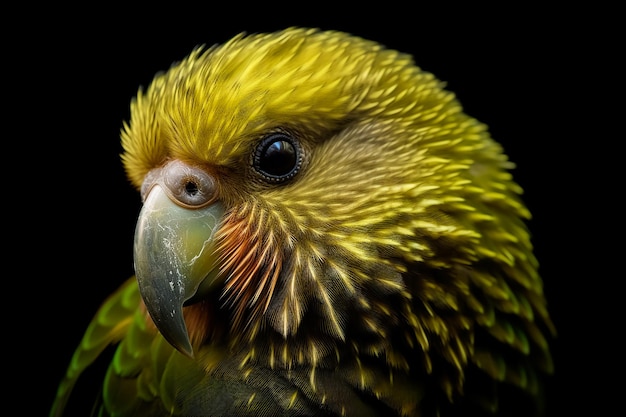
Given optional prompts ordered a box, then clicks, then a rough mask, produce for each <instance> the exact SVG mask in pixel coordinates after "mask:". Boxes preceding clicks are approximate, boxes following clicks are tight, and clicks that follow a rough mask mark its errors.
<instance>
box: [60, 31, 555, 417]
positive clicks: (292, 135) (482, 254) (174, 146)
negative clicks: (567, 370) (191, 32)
mask: <svg viewBox="0 0 626 417" xmlns="http://www.w3.org/2000/svg"><path fill="white" fill-rule="evenodd" d="M272 135H274V136H272ZM273 137H278V138H280V141H279V142H277V144H278V145H276V146H281V147H287V149H290V150H291V151H292V152H295V153H296V156H295V157H294V159H293V167H292V169H291V171H288V172H285V175H282V174H281V173H279V174H275V172H276V170H279V169H280V167H281V165H278V167H279V168H276V167H272V168H270V170H269V171H270V172H269V173H268V172H265V171H264V167H259V165H258V160H259V158H263V157H264V155H265V153H264V152H268V154H269V152H270V151H269V150H268V149H269V148H264V147H263V146H265V145H263V143H266V142H267V141H268V140H269V139H271V138H273ZM268 138H269V139H268ZM121 139H122V145H123V147H124V153H123V155H122V161H123V163H124V166H125V168H126V171H127V173H128V178H129V179H130V181H131V182H132V184H133V185H134V186H135V187H136V188H137V190H138V191H141V192H142V193H143V194H144V198H145V196H146V194H147V193H148V192H152V191H150V190H149V189H148V190H147V189H146V188H145V186H144V185H143V184H144V180H146V178H148V177H149V176H150V173H151V172H155V170H157V171H158V170H160V169H162V167H164V166H165V165H166V164H167V163H168V162H170V161H173V160H177V161H182V163H184V164H186V165H187V166H189V167H191V168H190V171H189V172H193V170H201V171H202V172H203V173H205V174H204V175H209V176H210V177H211V178H213V179H214V183H215V186H214V189H213V188H212V189H211V193H212V198H213V199H217V200H219V201H220V202H221V204H222V205H223V206H224V213H223V216H222V218H221V219H220V224H219V227H218V229H217V231H216V233H215V257H216V259H217V261H216V263H217V265H218V266H217V269H218V271H217V274H216V278H212V279H214V280H213V281H211V286H210V290H206V291H205V289H204V287H203V285H204V283H202V284H200V285H199V288H200V289H199V290H198V293H196V294H195V295H193V297H192V299H191V301H185V304H184V307H183V312H184V319H185V325H186V331H187V332H188V334H189V338H190V341H191V345H192V346H193V351H194V355H193V357H189V356H186V355H184V354H182V353H180V352H178V351H177V350H176V348H175V346H171V345H170V344H169V343H168V342H166V339H164V338H163V337H162V336H161V334H160V333H159V330H158V329H160V327H159V326H160V322H159V320H155V321H154V322H153V319H151V314H148V313H147V312H146V307H145V306H144V302H143V301H142V300H141V297H140V293H139V289H138V288H137V286H136V284H135V283H134V281H133V280H131V281H130V282H128V283H127V284H125V285H124V286H123V287H122V288H121V289H120V290H119V291H118V293H116V294H115V295H114V296H113V297H112V298H111V299H109V301H107V302H106V303H105V304H104V305H103V307H102V309H101V310H100V311H99V312H98V314H97V315H96V317H95V318H94V322H93V324H92V325H91V326H90V328H89V329H88V331H87V333H86V335H85V337H84V339H83V342H82V343H81V346H80V347H79V348H78V350H77V353H76V355H75V358H74V359H73V360H72V364H71V365H70V370H69V371H68V374H67V377H66V380H65V381H64V382H63V384H62V386H61V388H60V390H59V400H58V402H57V403H56V404H55V407H54V409H53V411H52V413H51V415H61V412H62V409H63V405H64V403H65V401H66V399H67V398H68V395H69V392H70V390H71V387H72V384H73V383H74V382H75V381H76V379H77V378H78V376H79V375H80V373H81V372H82V371H83V370H84V369H85V368H86V367H87V366H88V365H89V364H90V362H91V361H92V360H94V358H95V356H97V354H98V353H99V352H100V351H101V350H102V349H103V347H104V346H105V345H107V344H118V347H117V351H116V354H115V358H114V360H113V362H112V364H111V367H110V368H109V372H108V374H107V377H106V380H105V385H104V390H103V399H104V401H103V408H102V409H101V414H102V415H120V416H123V415H359V416H367V415H372V416H373V415H401V416H417V415H419V416H431V415H432V416H452V415H459V413H475V414H472V415H518V414H519V415H525V416H528V415H532V414H533V413H536V415H540V412H541V409H542V394H541V381H542V380H543V378H544V377H545V376H546V375H549V374H550V373H552V371H553V369H552V362H551V357H550V351H549V340H550V338H551V337H552V335H553V334H554V333H555V329H554V326H553V324H552V322H551V320H550V317H549V314H548V310H547V305H546V300H545V298H544V295H543V289H542V281H541V277H540V276H539V274H538V262H537V260H536V259H535V257H534V255H533V248H532V244H531V240H530V235H529V232H528V230H527V226H526V223H525V222H526V220H528V219H529V218H530V213H529V212H528V210H527V208H526V207H525V206H524V204H523V202H522V200H521V198H520V195H521V193H522V190H521V188H520V187H519V186H518V185H517V184H516V183H515V182H514V180H513V178H512V175H511V173H510V171H511V169H512V168H513V167H514V165H513V163H512V162H510V161H509V160H508V158H507V157H506V155H505V154H504V152H503V150H502V148H501V146H500V145H499V144H498V143H497V142H496V141H494V140H493V139H492V138H491V136H490V134H489V131H488V129H487V127H486V126H485V125H484V124H482V123H480V122H479V121H477V120H475V119H474V118H472V117H470V116H468V115H467V114H465V113H464V112H463V109H462V107H461V104H460V103H459V102H458V100H457V99H456V98H455V96H454V94H453V93H451V92H449V91H447V90H445V89H444V85H443V83H442V82H441V81H439V80H438V79H437V78H436V77H435V76H433V75H432V74H430V73H428V72H425V71H423V70H421V69H420V68H419V67H417V66H416V65H415V63H414V62H413V59H412V57H410V56H408V55H406V54H402V53H400V52H397V51H393V50H389V49H386V48H384V47H383V46H382V45H379V44H377V43H375V42H372V41H369V40H364V39H361V38H358V37H354V36H350V35H348V34H345V33H341V32H334V31H319V30H315V29H304V28H289V29H286V30H284V31H281V32H276V33H269V34H252V35H243V34H242V35H240V36H236V37H235V38H233V39H232V40H230V41H229V42H227V43H225V44H223V45H216V46H213V47H209V48H203V47H202V48H197V49H195V50H194V51H192V52H191V54H190V55H189V56H188V57H187V58H185V59H184V60H182V61H181V62H179V63H176V64H175V65H173V66H172V67H171V68H170V69H169V70H168V71H167V72H164V73H162V74H159V75H157V76H156V77H155V79H154V81H153V82H152V84H151V85H150V86H149V87H148V88H147V89H146V90H145V91H139V93H138V95H137V98H136V99H135V100H134V101H133V102H132V104H131V117H130V120H129V122H127V123H125V124H124V126H123V129H122V132H121ZM272 149H274V148H272ZM276 149H282V148H278V147H277V148H276ZM277 152H278V151H277ZM259 155H260V156H259ZM280 157H281V158H284V160H281V161H283V162H281V163H286V162H291V161H292V159H291V158H292V156H291V154H289V155H287V154H285V155H282V154H281V156H280ZM284 161H286V162H284ZM279 172H280V171H279ZM142 186H143V187H144V188H142ZM185 187H187V185H185ZM185 190H187V191H189V188H185ZM190 192H191V191H190ZM193 192H196V189H195V188H194V189H193ZM170 194H171V192H170ZM168 195H169V194H168ZM172 198H173V197H172ZM207 256H208V255H207ZM207 274H209V272H208V271H207ZM211 276H213V275H211ZM216 283H217V284H216ZM207 287H208V285H207ZM146 303H148V301H146ZM150 308H153V307H152V306H151V305H148V310H150ZM150 312H152V310H150Z"/></svg>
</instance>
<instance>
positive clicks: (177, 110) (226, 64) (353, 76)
mask: <svg viewBox="0 0 626 417" xmlns="http://www.w3.org/2000/svg"><path fill="white" fill-rule="evenodd" d="M380 50H381V48H380V46H378V45H377V44H374V43H372V42H369V41H365V40H362V39H360V38H355V37H351V36H349V35H346V34H342V33H336V32H330V33H327V32H312V31H307V30H292V31H284V32H280V33H277V34H264V35H252V36H248V37H237V38H235V39H234V40H232V41H230V42H227V43H226V44H224V45H221V46H217V47H213V48H209V49H207V50H205V51H201V50H197V51H195V52H194V53H192V54H191V55H190V56H189V57H188V58H187V59H186V60H184V61H183V62H181V63H180V64H179V65H177V66H175V67H174V68H172V69H171V70H170V72H169V73H168V75H167V78H166V83H165V90H166V94H163V95H162V97H164V101H163V107H162V108H163V109H164V112H165V115H164V116H165V117H164V119H166V120H168V121H172V122H173V123H174V124H180V123H189V120H190V117H189V116H190V115H191V114H193V115H195V116H199V117H195V118H194V119H193V120H195V121H196V124H197V126H196V130H202V129H204V130H210V131H212V132H215V133H217V134H218V135H217V136H219V137H220V138H221V140H225V139H226V140H228V139H229V138H230V137H238V138H240V137H242V136H245V135H250V134H252V135H253V134H254V133H255V132H256V131H263V130H266V129H268V128H272V127H275V126H284V125H285V124H289V123H293V121H294V120H297V122H298V123H300V124H305V123H309V124H313V125H316V124H318V123H326V124H332V123H334V122H336V121H337V120H340V119H342V118H344V117H345V116H346V115H347V114H349V113H350V112H351V111H352V110H354V109H355V108H356V107H357V106H358V104H359V103H360V101H361V100H362V98H363V96H364V92H366V91H368V90H370V89H371V88H372V85H374V84H376V83H378V82H379V81H380V75H381V74H380V73H381V72H385V73H388V72H390V71H391V67H390V66H389V65H388V66H387V67H385V68H383V65H381V63H382V62H384V61H386V62H387V64H389V60H384V59H380V53H381V52H380ZM389 53H391V52H389ZM177 131H180V128H178V129H177Z"/></svg>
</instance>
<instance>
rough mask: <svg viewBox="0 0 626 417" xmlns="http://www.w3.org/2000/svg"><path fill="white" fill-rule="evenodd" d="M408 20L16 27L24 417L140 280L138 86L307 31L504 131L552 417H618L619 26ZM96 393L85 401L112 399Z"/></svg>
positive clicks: (448, 13) (562, 20)
mask: <svg viewBox="0 0 626 417" xmlns="http://www.w3.org/2000/svg"><path fill="white" fill-rule="evenodd" d="M407 4H408V3H407ZM392 6H393V5H391V4H390V5H384V4H382V5H378V6H377V7H378V8H381V9H383V10H378V9H377V10H367V11H364V10H362V8H363V7H365V6H359V8H358V10H355V9H350V11H348V12H346V11H345V10H344V13H343V14H339V10H335V8H336V6H335V7H331V8H329V9H313V8H302V9H299V10H300V11H296V9H293V10H292V9H284V8H277V7H270V6H267V8H266V9H265V10H263V11H262V12H261V11H251V10H249V9H247V6H244V5H236V7H234V8H233V10H230V11H224V10H222V11H218V10H206V9H201V10H197V9H194V8H191V7H190V8H185V7H184V6H177V8H176V10H173V9H171V7H172V6H170V8H168V9H165V10H160V11H158V13H154V14H152V13H151V12H153V11H154V10H150V11H145V13H144V11H142V12H141V13H139V14H133V15H132V16H131V15H129V14H128V13H129V12H128V11H126V10H115V11H112V10H97V9H95V8H94V10H93V11H86V10H61V9H58V8H54V9H50V10H42V9H38V10H37V17H38V19H36V20H34V19H31V18H29V17H28V13H25V14H24V15H20V16H15V18H16V19H18V21H19V22H23V24H18V25H17V26H16V29H13V32H12V33H10V34H7V35H6V36H5V41H6V42H5V71H7V70H8V71H9V72H10V74H11V75H10V76H5V80H6V81H5V89H6V90H7V91H9V92H16V93H17V94H16V95H15V96H14V97H12V98H11V99H9V98H5V101H6V103H5V104H8V106H5V111H4V113H5V124H6V126H7V129H6V131H5V136H6V137H7V138H8V139H6V142H5V143H6V145H5V159H6V161H5V167H6V168H5V170H6V172H7V173H8V175H7V174H5V175H7V178H8V180H7V181H6V183H5V187H6V191H7V192H8V196H9V197H8V198H7V200H5V201H6V202H7V203H6V204H7V206H8V208H9V210H10V211H9V212H10V213H12V214H11V215H10V216H8V217H6V220H7V222H8V223H9V224H10V226H11V227H10V228H9V229H10V230H11V231H13V230H17V233H15V235H14V234H13V233H11V234H10V235H9V239H10V241H9V245H10V246H11V248H12V252H10V253H15V255H16V256H15V257H13V255H11V256H9V259H8V263H9V264H13V262H18V263H19V265H18V271H20V272H11V273H10V274H8V275H7V284H10V285H8V286H7V290H6V292H5V295H6V296H7V297H6V298H7V303H8V304H7V305H9V304H10V305H14V304H15V303H16V302H17V304H18V307H11V311H16V315H15V316H16V317H17V319H11V320H9V322H10V323H11V328H12V329H13V326H15V327H16V328H17V329H19V330H15V331H13V332H12V333H9V334H10V335H9V336H7V337H6V338H5V345H6V346H7V348H8V349H9V351H10V352H13V353H11V354H10V356H9V357H11V358H13V357H19V358H20V359H19V360H20V361H22V360H23V361H24V362H25V363H27V364H28V366H27V368H26V369H27V371H26V372H25V374H24V373H23V371H19V372H18V371H11V372H12V373H11V375H15V376H16V379H17V380H19V381H20V382H19V383H17V384H15V385H14V386H13V387H12V388H13V389H15V392H16V395H19V398H20V400H19V403H20V404H21V405H22V406H23V407H25V408H26V409H28V410H30V411H33V412H34V414H33V415H45V414H46V413H47V410H48V408H49V406H50V403H51V402H52V398H53V395H54V393H55V390H56V384H57V383H58V381H59V380H60V378H61V376H62V374H63V372H64V370H65V367H66V366H67V364H68V362H69V359H70V357H71V354H72V351H73V349H74V348H75V346H76V345H77V344H78V342H79V340H80V338H81V336H82V332H83V330H84V329H85V328H86V326H87V324H88V322H89V320H90V318H91V316H92V315H93V314H94V312H95V311H96V309H97V307H98V306H99V304H100V302H101V301H102V300H103V298H104V297H105V296H106V295H107V294H108V293H110V292H111V291H113V290H114V289H115V288H116V287H117V286H118V285H119V284H120V283H121V282H122V281H123V280H124V279H126V278H127V277H128V276H130V275H131V274H132V272H133V271H132V239H133V233H134V222H135V219H136V217H137V214H138V212H139V209H140V200H139V196H138V194H137V193H136V192H135V191H134V190H133V189H132V188H131V186H130V185H129V183H128V181H127V180H126V178H125V177H124V172H123V170H122V166H121V163H120V161H119V153H120V152H121V147H120V144H119V131H120V127H121V125H122V122H123V121H124V120H127V118H128V114H129V112H128V106H129V103H130V100H131V98H132V97H133V96H134V95H135V94H136V92H137V89H138V88H139V86H140V85H143V86H147V85H148V84H149V82H150V81H151V79H152V77H153V76H154V75H155V73H157V72H158V71H162V70H166V69H167V68H168V67H169V66H170V65H171V64H172V62H174V61H177V60H180V59H182V58H183V57H184V56H185V55H187V54H188V53H189V52H190V51H191V49H192V48H193V47H195V46H196V45H199V44H208V45H211V44H213V43H221V42H223V41H226V40H228V39H229V38H230V37H232V36H233V35H235V34H237V33H239V32H242V31H247V32H259V31H273V30H278V29H282V28H284V27H287V26H308V27H320V28H322V29H339V30H344V31H347V32H351V33H353V34H355V35H359V36H363V37H366V38H370V39H373V40H377V41H379V42H381V43H382V44H384V45H386V46H388V47H390V48H393V49H398V50H400V51H403V52H408V53H411V54H412V55H413V56H414V57H415V60H416V62H417V64H418V65H419V66H420V67H422V68H423V69H424V70H427V71H430V72H433V73H434V74H435V75H436V76H437V77H438V78H440V79H441V80H444V81H446V82H447V86H448V89H450V90H452V91H454V92H455V93H456V94H457V96H458V97H459V99H460V100H461V102H462V103H463V105H464V108H465V111H466V112H467V113H469V114H470V115H472V116H474V117H476V118H478V119H479V120H481V121H483V122H485V123H486V124H488V125H489V126H490V130H491V133H492V135H493V137H494V138H496V139H497V140H498V141H499V142H501V143H502V144H503V146H504V148H505V151H506V152H507V154H508V155H509V157H510V159H511V160H513V161H514V162H516V163H517V165H518V168H517V169H516V170H515V171H514V176H515V178H516V179H517V181H518V182H519V183H520V184H521V185H522V187H523V188H524V189H525V191H526V192H525V197H524V199H525V201H526V203H527V204H528V206H529V208H530V209H531V211H532V212H533V213H534V218H533V220H532V221H531V222H530V227H531V231H532V233H533V241H534V244H535V246H536V253H537V256H538V258H539V260H540V263H541V273H542V275H543V277H544V281H545V291H546V294H547V298H548V301H549V308H550V311H551V314H552V316H553V319H554V321H555V323H556V326H557V328H558V330H559V336H558V338H557V340H556V341H555V342H554V344H553V351H554V357H555V364H556V374H555V377H554V379H553V380H552V382H551V385H550V400H549V401H550V402H549V411H550V414H549V415H551V416H552V415H563V414H565V413H566V412H570V411H571V410H576V411H577V412H581V413H582V415H584V414H587V413H588V414H589V415H596V414H598V415H599V414H602V413H601V409H602V408H603V407H605V406H607V404H608V400H609V399H610V398H611V397H613V395H614V391H613V390H611V386H613V389H615V388H617V387H616V386H615V385H610V384H606V387H605V375H606V374H608V373H610V372H613V373H615V374H616V375H618V378H619V374H617V372H618V371H619V370H620V369H621V368H623V366H622V364H621V362H620V361H618V360H615V361H613V360H612V361H611V362H608V359H610V358H612V357H613V356H612V355H613V350H612V349H613V347H614V346H615V345H616V344H617V343H618V342H617V341H618V340H619V338H618V337H617V336H615V335H614V334H615V333H614V332H615V330H616V327H612V326H613V325H612V324H611V321H615V320H617V319H619V316H618V315H617V314H616V313H614V310H616V309H615V305H613V304H611V297H610V296H611V294H612V293H613V291H612V290H611V289H610V288H611V286H610V282H612V281H611V280H618V279H619V278H623V270H622V272H621V273H616V272H615V271H605V270H604V267H603V265H606V264H607V263H608V262H607V259H608V258H609V257H610V256H611V255H610V254H609V250H608V249H607V248H609V247H610V246H613V245H614V244H610V243H608V242H609V240H607V238H606V237H603V236H600V234H599V233H597V232H598V230H599V229H609V230H613V228H617V227H618V225H617V224H618V223H619V222H617V221H616V220H612V219H613V217H616V216H617V215H616V213H615V210H616V209H612V210H609V209H603V210H601V212H600V210H596V209H597V206H598V205H601V206H603V207H606V206H607V205H608V206H609V207H610V206H611V201H612V198H610V197H609V196H608V195H607V193H606V191H605V186H604V180H603V178H604V177H607V176H609V174H608V171H609V170H610V168H609V166H608V165H609V162H606V165H607V166H602V165H604V163H603V164H601V168H597V165H596V164H595V163H596V156H595V155H596V154H597V151H599V150H601V152H602V153H603V154H611V152H612V151H611V150H610V147H609V146H607V144H608V143H609V142H608V141H609V139H610V138H609V137H606V136H604V134H602V133H601V132H600V129H599V125H602V124H603V121H604V119H603V117H604V115H602V116H598V113H597V112H596V111H597V110H598V107H599V106H600V105H602V103H603V102H602V101H600V100H598V99H596V98H594V97H590V94H594V91H595V90H596V89H598V90H601V89H610V84H611V79H610V78H607V77H606V76H605V75H604V73H603V69H602V68H599V67H598V66H599V63H598V62H599V60H600V59H601V58H602V55H603V54H604V51H605V50H606V49H605V48H606V42H605V41H607V40H610V39H611V36H610V34H611V31H612V30H613V28H612V27H611V25H610V22H609V23H608V24H607V23H606V21H607V20H605V19H608V18H609V17H610V14H611V11H606V13H602V12H601V13H599V14H596V13H595V12H594V13H593V14H591V13H589V14H588V11H587V10H583V9H579V10H571V9H567V10H566V9H558V10H557V9H555V10H547V9H546V8H545V7H537V8H530V7H528V8H522V7H521V6H520V7H519V8H511V9H510V10H502V9H497V8H496V9H493V8H491V9H482V10H477V9H476V8H475V7H474V6H472V7H471V8H470V7H468V8H466V9H458V8H452V7H449V8H448V7H441V8H439V9H437V10H432V11H431V10H425V9H422V8H421V7H420V4H419V3H417V6H416V7H417V9H418V10H412V11H409V10H408V9H407V7H408V6H395V7H392ZM270 9H271V10H270ZM356 11H358V12H360V14H359V13H356ZM111 12H112V13H111ZM73 13H78V15H73ZM284 14H287V16H290V17H284ZM244 15H245V16H244ZM72 16H74V17H72ZM6 18H7V19H8V20H10V18H11V16H7V17H6ZM33 34H34V37H32V35H33ZM11 39H19V42H18V41H11ZM610 54H612V53H610ZM590 126H591V128H590ZM589 131H591V132H593V133H592V134H590V133H588V132H589ZM622 136H623V134H622ZM16 144H17V148H13V147H14V146H15V145H16ZM613 152H615V151H613ZM605 160H606V159H605ZM15 167H18V168H15ZM615 204H616V203H615ZM621 246H623V244H621ZM9 270H10V269H9ZM620 274H621V275H622V276H620ZM10 277H13V278H10ZM14 287H17V289H15V288H14ZM615 288H616V290H617V288H618V287H615ZM9 301H10V303H9ZM24 329H26V334H25V335H21V334H20V333H19V331H20V330H24ZM16 335H17V336H16ZM9 360H11V359H9ZM24 362H19V363H24ZM605 363H607V364H605ZM20 369H23V368H22V367H20ZM86 377H87V378H85V380H83V381H81V388H83V389H84V388H89V387H92V386H93V387H95V386H97V381H96V380H95V379H92V378H91V375H90V374H88V375H86ZM32 385H34V388H31V386H32ZM622 385H623V384H622ZM36 392H40V393H41V394H36ZM591 410H594V411H593V412H591Z"/></svg>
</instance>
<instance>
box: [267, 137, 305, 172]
mask: <svg viewBox="0 0 626 417" xmlns="http://www.w3.org/2000/svg"><path fill="white" fill-rule="evenodd" d="M259 162H260V168H261V170H262V171H264V172H266V173H267V174H269V175H276V176H281V175H286V174H289V173H290V172H291V170H293V169H294V167H295V166H296V162H297V161H296V150H295V149H294V147H293V145H292V144H291V142H288V141H286V140H277V141H275V142H272V143H270V144H269V145H268V146H267V147H266V148H265V150H264V151H263V153H262V155H261V159H260V161H259Z"/></svg>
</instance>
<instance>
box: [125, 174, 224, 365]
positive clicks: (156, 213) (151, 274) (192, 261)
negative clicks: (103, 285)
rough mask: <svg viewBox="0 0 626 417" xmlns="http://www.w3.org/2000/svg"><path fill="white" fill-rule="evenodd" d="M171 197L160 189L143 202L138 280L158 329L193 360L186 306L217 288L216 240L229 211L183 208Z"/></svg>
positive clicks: (137, 244)
mask: <svg viewBox="0 0 626 417" xmlns="http://www.w3.org/2000/svg"><path fill="white" fill-rule="evenodd" d="M170 195H171V193H167V192H166V190H165V189H164V186H162V185H160V184H156V185H154V186H153V187H152V188H151V189H150V190H149V193H148V194H147V195H146V196H145V198H144V205H143V207H142V209H141V212H140V214H139V220H138V222H137V228H136V230H135V242H134V257H135V274H136V277H137V281H138V283H139V291H140V293H141V296H142V298H143V300H144V303H145V305H146V308H147V310H148V313H149V314H150V316H151V317H152V320H153V321H154V323H155V325H156V327H157V328H158V329H159V331H160V332H161V334H162V335H163V337H164V338H165V339H166V340H167V341H168V342H169V343H170V344H171V345H172V346H174V347H175V348H176V349H177V350H179V351H180V352H181V353H183V354H185V355H187V356H189V357H192V356H193V349H192V347H191V342H190V339H189V333H188V331H187V327H186V325H185V320H184V317H183V305H185V303H192V302H193V301H194V296H196V297H197V296H199V295H200V294H199V293H206V292H207V291H209V290H211V289H212V288H214V286H215V285H216V282H217V276H218V268H217V256H216V255H215V253H214V249H215V248H214V239H213V238H214V236H215V231H216V229H217V228H218V226H219V222H220V219H221V218H222V215H223V213H224V208H223V206H222V205H221V203H220V202H219V201H217V202H213V203H211V204H209V205H205V206H202V207H199V208H190V207H183V206H181V205H180V204H177V203H176V202H175V201H172V199H171V198H170Z"/></svg>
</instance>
